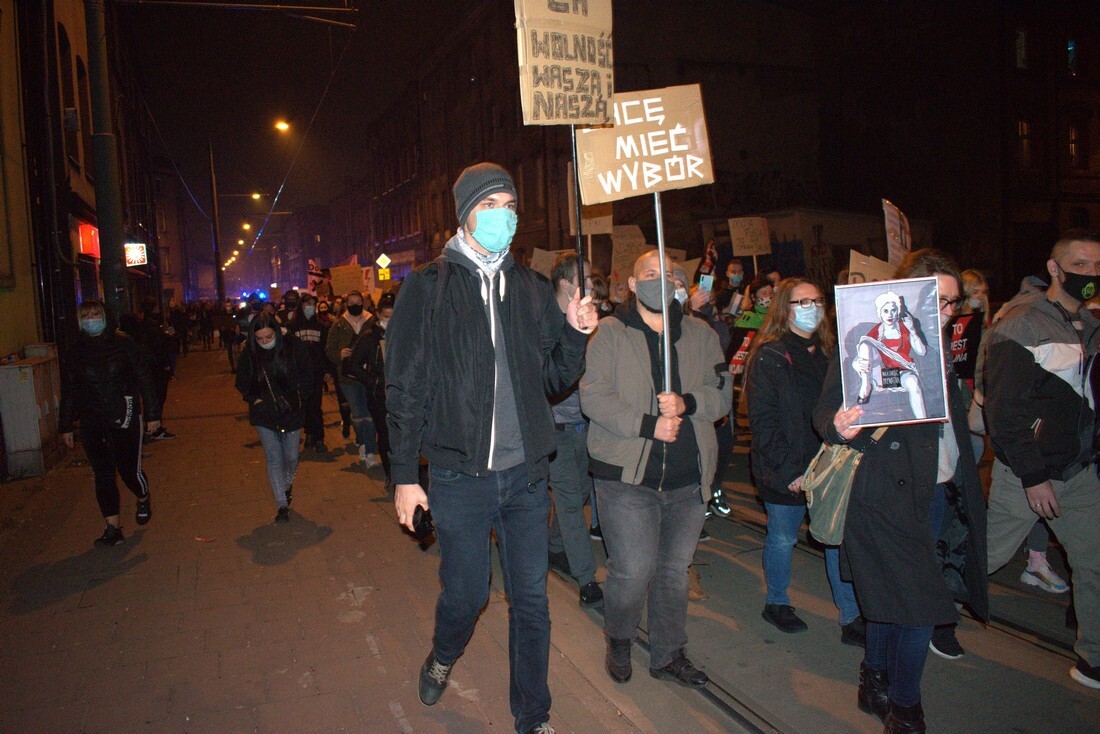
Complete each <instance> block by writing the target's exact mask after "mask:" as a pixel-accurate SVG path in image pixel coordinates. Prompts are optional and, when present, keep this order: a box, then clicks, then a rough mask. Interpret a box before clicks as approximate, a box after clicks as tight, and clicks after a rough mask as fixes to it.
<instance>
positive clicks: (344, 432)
mask: <svg viewBox="0 0 1100 734" xmlns="http://www.w3.org/2000/svg"><path fill="white" fill-rule="evenodd" d="M340 435H341V436H343V437H344V438H347V437H348V436H350V435H351V424H350V423H344V424H343V425H342V426H341V427H340Z"/></svg>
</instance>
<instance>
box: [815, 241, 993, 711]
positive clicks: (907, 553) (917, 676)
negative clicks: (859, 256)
mask: <svg viewBox="0 0 1100 734" xmlns="http://www.w3.org/2000/svg"><path fill="white" fill-rule="evenodd" d="M896 276H897V277H898V278H909V279H914V278H917V279H920V280H918V281H914V280H909V281H886V282H884V283H874V284H867V286H872V285H874V286H879V287H880V288H881V289H883V290H882V292H886V291H889V292H893V293H896V294H898V295H899V296H900V297H901V298H900V299H899V301H901V303H902V304H903V308H906V306H905V305H904V304H906V303H907V304H909V305H908V306H907V308H908V309H909V310H911V311H912V312H913V315H914V318H913V326H912V329H911V331H912V332H914V333H919V334H922V338H923V341H924V343H925V344H927V345H928V347H929V348H928V349H927V352H926V355H925V356H924V357H923V358H920V357H916V358H915V359H914V360H913V361H914V364H915V366H916V368H917V370H918V371H919V375H920V386H921V389H922V392H923V395H924V404H925V407H926V418H925V419H924V420H923V421H919V420H916V419H914V418H913V416H912V415H911V414H909V411H910V408H909V406H908V403H909V401H908V399H905V400H904V403H905V404H904V405H902V406H897V405H894V406H890V407H889V409H888V415H887V416H879V417H878V418H874V419H871V420H867V418H868V416H867V415H866V414H867V413H871V412H872V411H871V410H869V409H870V408H873V407H875V400H874V398H872V400H871V401H870V402H869V403H863V404H861V403H860V402H859V401H858V397H859V395H858V388H857V387H856V385H854V384H853V385H850V386H846V385H845V380H844V374H847V375H848V376H849V377H850V376H852V375H853V374H856V373H854V372H852V371H851V370H852V367H851V363H850V360H851V359H852V356H851V355H852V354H853V353H854V352H855V348H856V345H857V344H858V341H859V337H861V336H863V335H866V334H867V333H868V330H867V329H863V326H862V325H858V324H849V328H848V329H846V330H845V328H844V323H845V322H844V314H845V313H851V312H852V311H853V310H854V309H852V308H851V305H852V304H850V303H845V298H846V295H845V294H846V293H849V292H851V290H850V289H852V288H862V287H863V286H846V287H838V289H837V293H838V296H837V300H838V306H837V310H838V319H839V321H840V322H841V329H842V333H843V334H845V337H844V338H845V339H846V340H847V342H848V343H847V346H848V349H849V351H848V352H847V354H845V353H844V351H843V350H839V353H838V355H837V356H835V357H834V358H833V359H832V361H831V362H830V365H829V372H828V374H827V376H826V378H825V386H824V387H823V389H822V392H821V397H820V399H819V400H818V403H817V406H816V408H815V409H814V425H815V427H816V428H817V430H818V432H819V433H820V434H821V435H822V436H823V437H824V438H825V440H826V441H828V442H829V443H832V444H836V443H848V444H850V445H851V446H853V447H854V448H857V449H859V450H861V451H863V452H864V456H863V460H862V461H861V463H860V465H859V469H858V470H857V472H856V475H855V479H854V481H853V483H852V493H851V498H850V500H849V504H848V515H847V520H846V523H845V526H844V542H843V544H842V545H841V547H840V553H841V569H842V574H844V573H845V572H846V571H849V572H850V574H851V580H852V584H853V585H854V587H855V590H856V598H858V599H859V602H860V609H861V611H862V612H863V617H864V619H866V620H867V645H866V648H865V653H864V658H863V662H862V663H861V665H860V676H859V679H860V684H859V697H858V704H859V708H860V709H862V710H863V711H866V712H868V713H871V714H874V715H876V716H878V717H880V718H882V719H883V720H884V721H885V723H886V731H888V732H923V731H925V724H924V711H923V709H922V708H921V693H920V681H921V676H922V674H923V672H924V663H925V660H926V659H927V657H928V645H929V642H930V641H931V639H932V631H933V628H934V627H935V626H936V625H942V624H950V623H952V622H955V621H956V620H957V619H958V612H957V611H956V610H955V604H954V602H955V600H956V599H958V600H959V601H964V602H967V603H968V604H969V605H970V606H971V608H972V609H973V610H974V612H975V614H976V615H977V616H979V617H981V618H985V617H987V616H988V598H987V586H986V584H987V580H986V573H985V571H986V549H985V500H984V496H983V494H982V489H981V483H980V481H979V479H978V473H977V468H976V465H975V463H974V461H973V456H972V450H971V447H970V441H969V438H968V432H967V421H966V410H965V406H964V405H963V402H962V399H961V394H960V392H959V389H958V382H957V380H955V379H954V378H953V377H951V379H944V375H945V372H946V373H948V374H949V367H948V366H947V365H946V363H947V361H948V360H947V359H946V357H947V355H945V353H944V352H943V350H942V349H940V348H939V347H940V345H941V344H942V337H941V330H942V329H943V328H944V327H945V326H946V325H947V322H948V321H949V320H950V318H951V317H952V315H953V314H954V312H955V309H956V308H957V306H958V304H959V302H960V296H959V293H960V290H961V282H960V281H961V278H960V275H959V270H958V267H957V266H956V265H955V263H954V262H953V261H952V260H951V259H950V258H948V257H947V256H946V255H944V254H943V253H940V252H938V251H936V250H929V249H925V250H918V251H916V252H913V253H911V254H910V255H909V256H908V257H906V259H905V260H904V261H903V262H902V264H901V266H900V267H899V268H898V271H897V273H896ZM929 281H933V283H932V285H933V286H934V287H932V288H931V290H929V289H928V284H929ZM914 284H915V285H914ZM930 293H931V294H933V296H934V300H932V299H929V298H928V296H929V294H930ZM877 295H878V294H874V295H871V296H868V295H867V294H861V295H860V296H859V297H860V298H862V299H863V301H862V305H861V307H865V306H866V304H867V303H868V302H871V303H873V299H874V298H875V297H877ZM868 298H870V299H871V300H870V301H868V300H867V299H868ZM901 299H904V300H903V301H902V300H901ZM929 306H931V311H932V314H931V317H930V316H929V314H928V311H929ZM865 312H866V311H865V310H864V313H865ZM933 346H935V347H936V349H933ZM894 351H897V350H894ZM931 356H935V359H936V360H937V361H938V365H937V364H936V362H929V359H928V358H929V357H931ZM937 366H938V367H939V369H934V368H935V367H937ZM933 375H934V376H935V377H933ZM937 382H938V384H937ZM846 387H848V389H846ZM853 398H854V399H853ZM941 399H942V403H941ZM940 404H944V408H943V409H942V410H941V411H939V415H935V412H937V411H935V410H933V408H934V407H938V406H939V405H940ZM879 407H882V406H879ZM899 411H901V412H899ZM883 417H886V418H887V419H886V420H883ZM891 418H892V419H891ZM883 423H886V424H888V425H890V428H889V430H887V431H886V433H885V434H884V435H883V436H882V438H881V440H879V441H878V442H874V441H871V440H870V435H869V434H870V432H869V431H862V430H861V429H862V427H864V426H866V425H875V424H877V425H882V424H883ZM937 546H939V548H940V549H942V552H943V553H944V554H946V556H947V557H946V558H944V557H943V556H941V554H940V552H938V549H937ZM888 671H889V673H888Z"/></svg>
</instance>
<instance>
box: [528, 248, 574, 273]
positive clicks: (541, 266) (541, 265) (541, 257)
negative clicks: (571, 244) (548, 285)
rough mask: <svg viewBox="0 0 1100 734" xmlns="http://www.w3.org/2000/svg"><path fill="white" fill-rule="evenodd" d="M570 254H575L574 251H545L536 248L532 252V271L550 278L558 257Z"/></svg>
mask: <svg viewBox="0 0 1100 734" xmlns="http://www.w3.org/2000/svg"><path fill="white" fill-rule="evenodd" d="M569 252H575V251H574V250H543V249H542V248H539V247H535V248H533V249H532V250H531V269H532V270H534V271H535V272H536V273H542V274H543V275H545V276H546V277H547V278H549V277H550V271H551V270H552V269H553V268H554V261H555V260H557V259H558V255H564V254H566V253H569Z"/></svg>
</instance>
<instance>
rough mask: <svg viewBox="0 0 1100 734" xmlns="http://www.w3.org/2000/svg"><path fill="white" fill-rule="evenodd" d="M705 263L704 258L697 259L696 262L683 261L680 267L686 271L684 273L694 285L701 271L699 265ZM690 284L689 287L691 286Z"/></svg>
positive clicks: (666, 252) (666, 251)
mask: <svg viewBox="0 0 1100 734" xmlns="http://www.w3.org/2000/svg"><path fill="white" fill-rule="evenodd" d="M665 254H668V250H665ZM702 262H703V258H701V257H697V258H695V259H694V260H681V261H680V267H682V268H683V269H684V273H686V274H687V277H688V280H689V281H691V283H694V282H695V280H696V278H695V274H696V272H698V270H699V265H700V264H701V263H702ZM691 283H688V285H691Z"/></svg>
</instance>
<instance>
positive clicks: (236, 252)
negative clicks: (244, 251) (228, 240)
mask: <svg viewBox="0 0 1100 734" xmlns="http://www.w3.org/2000/svg"><path fill="white" fill-rule="evenodd" d="M241 243H242V244H243V243H244V240H241ZM240 254H241V251H240V250H233V257H236V256H237V255H240Z"/></svg>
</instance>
